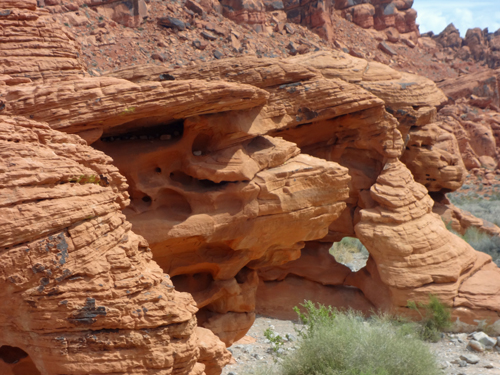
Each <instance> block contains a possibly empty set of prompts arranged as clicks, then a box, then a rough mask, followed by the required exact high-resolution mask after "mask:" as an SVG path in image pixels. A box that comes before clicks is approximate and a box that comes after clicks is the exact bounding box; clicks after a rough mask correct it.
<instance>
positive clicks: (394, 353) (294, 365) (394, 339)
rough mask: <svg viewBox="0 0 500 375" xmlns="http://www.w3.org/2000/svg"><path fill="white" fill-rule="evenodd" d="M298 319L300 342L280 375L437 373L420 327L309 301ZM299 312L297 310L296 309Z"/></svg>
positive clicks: (410, 374) (277, 372)
mask: <svg viewBox="0 0 500 375" xmlns="http://www.w3.org/2000/svg"><path fill="white" fill-rule="evenodd" d="M302 307H303V310H305V312H299V317H300V318H301V320H302V321H303V323H304V325H305V327H304V329H303V330H301V331H300V332H299V335H300V338H301V340H300V343H299V346H298V348H297V350H295V351H294V352H293V353H291V354H290V355H288V356H286V357H284V358H283V361H282V363H281V364H280V365H279V367H278V369H277V370H276V371H273V373H275V374H279V375H434V374H436V375H437V374H439V373H440V372H439V370H438V368H437V365H436V359H435V358H434V356H433V355H432V354H431V352H430V351H429V349H428V347H427V346H426V345H425V343H424V342H423V341H422V340H421V339H420V337H419V335H418V333H417V331H415V326H416V325H417V324H415V323H403V322H402V321H397V320H393V319H391V318H388V317H387V316H377V315H375V316H373V317H371V318H370V319H368V320H366V319H365V318H364V317H363V316H362V315H360V314H359V313H356V312H354V311H347V312H341V311H337V310H335V309H333V308H331V307H326V306H323V305H318V307H316V306H315V305H314V304H313V303H312V302H310V301H306V302H305V303H304V304H303V305H302ZM295 310H296V311H297V310H298V308H295Z"/></svg>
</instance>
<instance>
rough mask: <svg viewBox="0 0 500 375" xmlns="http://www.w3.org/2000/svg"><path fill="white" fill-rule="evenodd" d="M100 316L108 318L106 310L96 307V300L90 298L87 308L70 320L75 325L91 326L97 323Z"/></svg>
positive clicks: (83, 308) (87, 301)
mask: <svg viewBox="0 0 500 375" xmlns="http://www.w3.org/2000/svg"><path fill="white" fill-rule="evenodd" d="M98 316H106V308H105V307H104V306H97V307H96V305H95V298H91V297H88V298H87V300H86V301H85V306H83V307H82V308H81V309H80V310H79V311H78V312H77V313H75V314H74V315H73V317H71V318H69V319H68V320H69V321H70V322H71V323H72V324H74V325H91V324H94V323H95V322H96V321H97V319H96V318H97V317H98Z"/></svg>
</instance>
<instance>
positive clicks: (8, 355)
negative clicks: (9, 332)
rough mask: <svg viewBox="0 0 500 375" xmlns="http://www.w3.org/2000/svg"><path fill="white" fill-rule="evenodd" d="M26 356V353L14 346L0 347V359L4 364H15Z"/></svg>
mask: <svg viewBox="0 0 500 375" xmlns="http://www.w3.org/2000/svg"><path fill="white" fill-rule="evenodd" d="M27 356H28V353H26V352H25V351H24V350H22V349H20V348H16V347H15V346H9V345H4V346H2V347H0V359H1V360H2V361H4V362H5V363H10V364H12V363H17V362H19V361H20V360H21V359H23V358H26V357H27Z"/></svg>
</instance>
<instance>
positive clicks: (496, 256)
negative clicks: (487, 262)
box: [451, 227, 500, 265]
mask: <svg viewBox="0 0 500 375" xmlns="http://www.w3.org/2000/svg"><path fill="white" fill-rule="evenodd" d="M451 232H453V233H454V234H456V235H457V236H459V237H460V238H462V239H463V240H464V241H465V242H467V243H468V244H469V245H471V246H472V247H473V248H474V249H475V250H477V251H482V252H483V253H486V254H488V255H490V256H491V258H492V259H493V262H495V263H496V264H497V265H498V264H499V262H500V237H492V236H489V235H488V234H486V233H483V232H481V231H479V230H478V229H477V228H475V227H470V228H468V229H467V230H466V231H465V233H464V234H460V233H457V232H455V231H453V230H452V231H451Z"/></svg>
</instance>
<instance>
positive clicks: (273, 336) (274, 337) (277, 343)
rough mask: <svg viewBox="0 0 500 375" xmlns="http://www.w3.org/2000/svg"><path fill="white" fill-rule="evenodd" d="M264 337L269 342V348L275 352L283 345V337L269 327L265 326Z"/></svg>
mask: <svg viewBox="0 0 500 375" xmlns="http://www.w3.org/2000/svg"><path fill="white" fill-rule="evenodd" d="M264 337H265V338H266V339H268V340H269V341H270V342H271V349H272V350H273V352H275V353H278V352H279V350H280V348H282V347H283V345H285V339H284V338H283V337H281V336H280V335H278V334H277V333H276V332H274V331H273V330H272V329H271V328H267V329H266V330H265V331H264Z"/></svg>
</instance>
